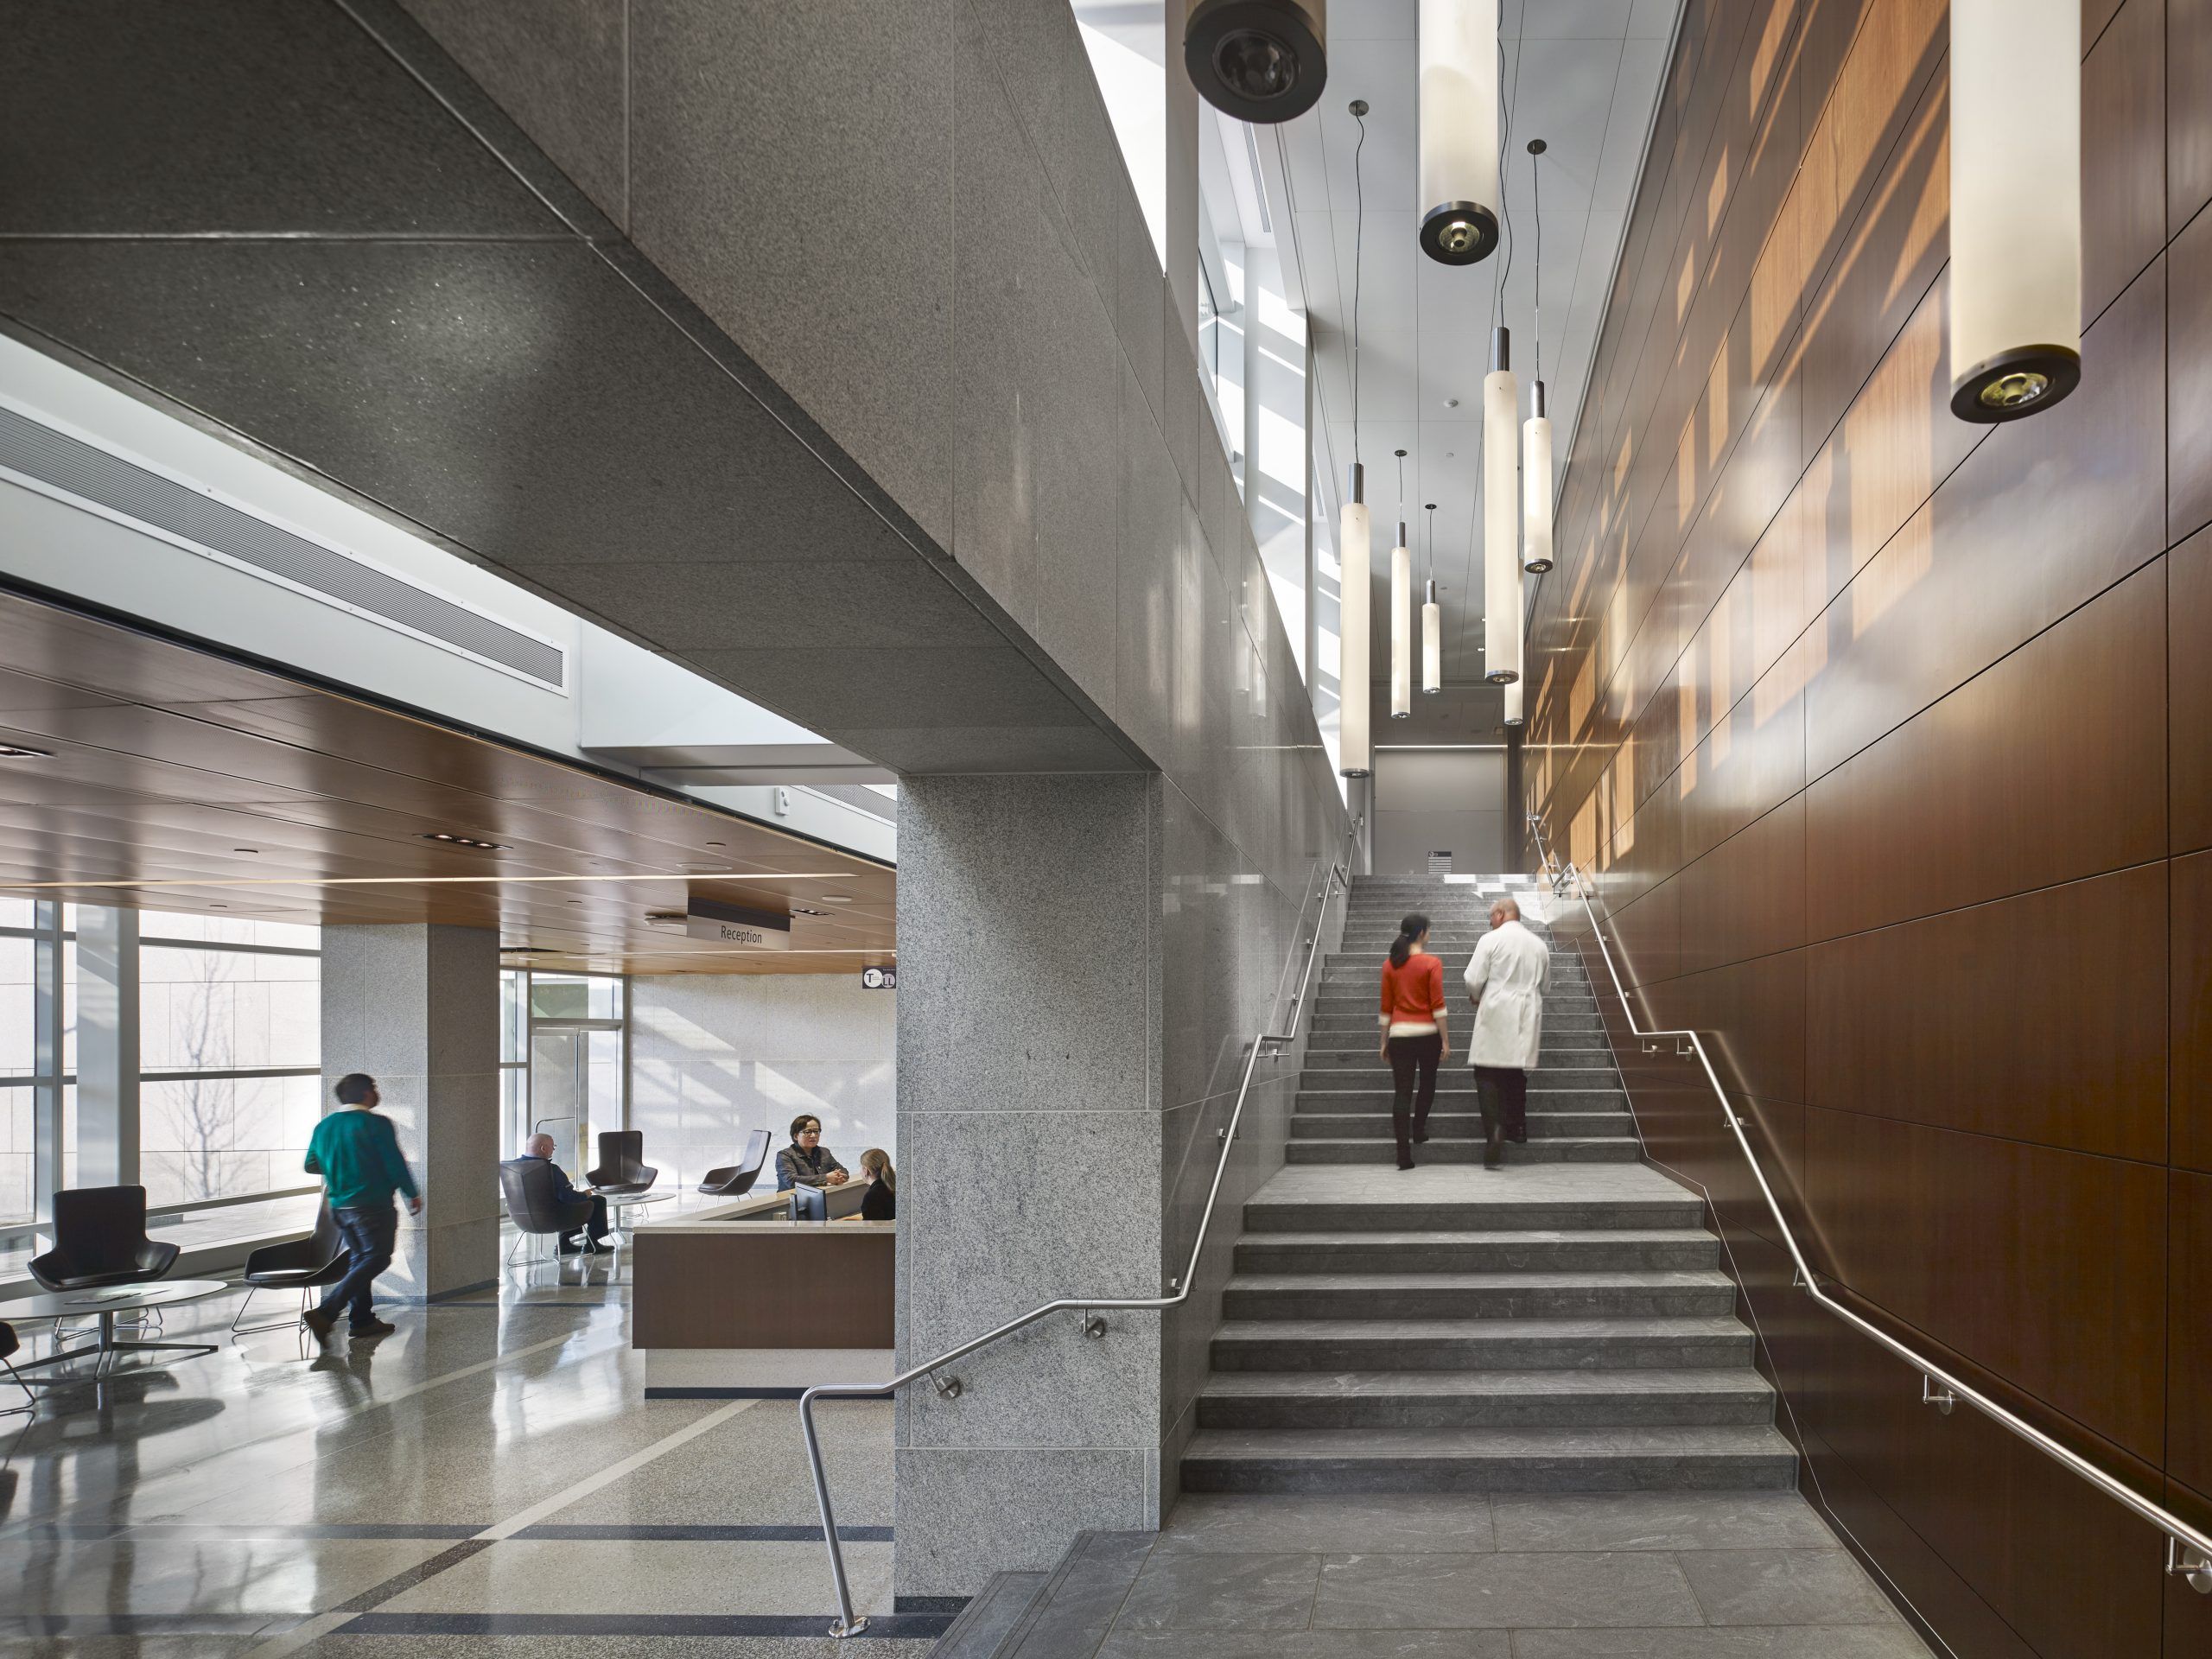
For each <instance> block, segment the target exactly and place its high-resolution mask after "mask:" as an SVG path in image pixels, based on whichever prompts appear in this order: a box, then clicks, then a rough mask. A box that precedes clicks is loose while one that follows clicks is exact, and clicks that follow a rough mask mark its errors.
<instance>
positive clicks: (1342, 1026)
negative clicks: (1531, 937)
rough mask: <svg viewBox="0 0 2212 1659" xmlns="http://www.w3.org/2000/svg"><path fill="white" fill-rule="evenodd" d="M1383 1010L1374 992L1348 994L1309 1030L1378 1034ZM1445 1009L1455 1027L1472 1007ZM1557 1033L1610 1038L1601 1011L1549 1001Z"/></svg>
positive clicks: (1317, 1011) (1319, 1014)
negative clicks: (1564, 1008) (1574, 1009)
mask: <svg viewBox="0 0 2212 1659" xmlns="http://www.w3.org/2000/svg"><path fill="white" fill-rule="evenodd" d="M1380 1012H1381V1008H1380V1007H1379V1005H1378V1004H1377V1003H1376V999H1375V998H1374V997H1373V996H1371V995H1370V996H1369V997H1367V998H1366V999H1365V1000H1364V1001H1361V1002H1358V1003H1354V1002H1352V1001H1351V998H1349V997H1346V998H1344V1000H1343V1001H1337V1002H1331V1003H1328V1004H1326V1005H1316V1007H1315V1008H1314V1010H1313V1022H1312V1024H1311V1025H1309V1026H1308V1027H1306V1030H1307V1032H1308V1033H1309V1034H1310V1035H1312V1036H1314V1037H1325V1036H1327V1035H1329V1034H1331V1033H1338V1032H1356V1033H1359V1034H1360V1035H1362V1036H1370V1037H1371V1036H1379V1035H1380V1034H1381V1033H1382V1030H1383V1027H1382V1022H1381V1020H1379V1019H1378V1018H1377V1017H1376V1016H1377V1015H1378V1014H1380ZM1446 1013H1447V1014H1448V1015H1449V1017H1450V1019H1451V1022H1452V1025H1453V1026H1455V1027H1456V1026H1458V1025H1459V1023H1460V1022H1461V1021H1462V1020H1465V1019H1466V1018H1468V1017H1469V1015H1470V1014H1471V1013H1472V1010H1471V1009H1469V1008H1468V1007H1467V1006H1466V1004H1465V1003H1464V1002H1463V1003H1461V1004H1460V1005H1459V1007H1457V1008H1450V1009H1447V1010H1446ZM1554 1033H1558V1034H1559V1035H1560V1036H1579V1037H1583V1038H1586V1039H1589V1040H1590V1041H1592V1042H1599V1043H1603V1042H1605V1041H1607V1040H1608V1039H1607V1037H1606V1035H1605V1019H1604V1017H1603V1016H1602V1015H1600V1014H1595V1013H1592V1014H1560V1013H1558V1012H1557V1011H1556V1010H1554V1008H1552V1007H1550V1006H1549V1004H1548V1003H1547V1004H1546V1006H1545V1008H1544V1035H1545V1037H1546V1038H1547V1039H1548V1038H1550V1037H1551V1036H1552V1035H1553V1034H1554Z"/></svg>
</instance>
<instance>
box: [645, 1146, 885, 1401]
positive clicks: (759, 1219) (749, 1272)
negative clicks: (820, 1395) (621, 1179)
mask: <svg viewBox="0 0 2212 1659" xmlns="http://www.w3.org/2000/svg"><path fill="white" fill-rule="evenodd" d="M810 1121H811V1120H810ZM818 1131H819V1125H818V1124H817V1134H818ZM796 1140H797V1137H796V1136H794V1141H795V1142H796ZM869 1155H870V1156H872V1157H876V1158H880V1159H881V1160H882V1162H881V1169H880V1172H878V1171H877V1170H875V1169H874V1168H872V1167H871V1166H869V1165H868V1163H867V1161H866V1160H862V1165H861V1167H862V1168H863V1170H864V1171H867V1172H868V1174H869V1175H870V1177H871V1179H868V1180H866V1181H840V1182H837V1183H835V1184H834V1185H832V1184H826V1183H825V1185H824V1186H823V1188H821V1189H817V1190H815V1192H814V1196H815V1197H817V1198H819V1199H820V1200H822V1201H823V1204H824V1206H825V1208H826V1209H827V1211H828V1213H829V1217H830V1218H829V1220H827V1221H813V1220H807V1221H799V1220H793V1219H791V1207H792V1206H791V1192H776V1193H758V1194H752V1195H748V1196H747V1197H746V1198H739V1199H737V1200H735V1201H734V1202H732V1203H728V1204H721V1205H708V1206H706V1207H704V1208H702V1209H698V1210H693V1211H687V1212H685V1213H684V1214H682V1215H679V1216H673V1217H670V1218H669V1219H667V1220H665V1221H658V1222H652V1223H649V1224H645V1225H642V1226H640V1227H639V1228H638V1229H637V1230H636V1232H635V1233H634V1235H633V1236H632V1245H631V1252H630V1259H631V1273H632V1308H633V1317H632V1320H631V1325H630V1343H631V1345H632V1347H634V1348H636V1349H637V1350H638V1351H639V1352H641V1353H643V1354H644V1355H645V1395H646V1397H647V1398H649V1399H651V1398H663V1399H666V1398H702V1397H706V1398H711V1397H718V1396H719V1397H728V1398H759V1397H768V1398H784V1397H791V1398H796V1397H797V1396H798V1394H799V1393H800V1392H801V1391H802V1390H803V1389H806V1388H808V1387H810V1385H812V1384H814V1383H874V1382H879V1381H881V1380H883V1379H886V1378H887V1377H889V1376H892V1375H893V1363H892V1362H893V1334H892V1332H893V1312H892V1287H893V1274H894V1272H895V1262H896V1255H895V1252H896V1246H897V1240H898V1223H897V1222H896V1221H891V1220H884V1221H874V1220H868V1219H864V1218H863V1217H862V1215H861V1210H862V1206H863V1205H866V1204H868V1201H869V1198H870V1195H871V1194H874V1195H875V1202H876V1204H877V1205H878V1206H879V1207H880V1205H881V1204H882V1203H883V1201H884V1200H886V1199H888V1198H890V1197H891V1196H892V1192H893V1185H892V1183H893V1182H894V1181H895V1180H896V1176H895V1175H894V1174H893V1173H892V1170H891V1160H890V1159H889V1157H888V1156H887V1155H885V1154H882V1153H881V1152H880V1150H876V1149H871V1152H870V1154H869ZM825 1173H826V1172H825ZM838 1173H840V1174H842V1173H843V1170H842V1166H841V1167H840V1169H839V1171H838Z"/></svg>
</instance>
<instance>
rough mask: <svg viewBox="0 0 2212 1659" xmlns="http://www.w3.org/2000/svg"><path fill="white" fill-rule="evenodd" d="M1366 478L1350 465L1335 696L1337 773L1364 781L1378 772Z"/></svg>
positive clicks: (1340, 553)
mask: <svg viewBox="0 0 2212 1659" xmlns="http://www.w3.org/2000/svg"><path fill="white" fill-rule="evenodd" d="M1367 537H1368V526H1367V473H1366V469H1365V468H1364V467H1362V466H1361V465H1360V464H1359V463H1358V462H1357V461H1354V462H1352V464H1351V485H1350V487H1349V488H1348V489H1347V491H1346V493H1345V499H1344V524H1343V527H1342V533H1341V534H1340V535H1339V536H1338V541H1339V543H1341V545H1340V546H1339V547H1338V550H1337V557H1338V561H1339V562H1340V563H1341V564H1342V565H1343V577H1342V581H1341V588H1342V593H1343V599H1342V606H1343V611H1344V620H1343V623H1342V629H1343V638H1344V645H1343V649H1342V651H1341V652H1340V654H1339V655H1338V672H1337V696H1338V707H1339V710H1340V715H1339V721H1338V733H1337V769H1338V771H1339V772H1343V773H1344V776H1345V777H1347V778H1364V777H1366V776H1367V775H1368V774H1369V773H1370V772H1373V771H1374V769H1375V760H1374V751H1373V749H1372V748H1371V747H1370V741H1369V738H1368V733H1367V701H1368V679H1369V675H1368V667H1367V647H1368V629H1369V628H1370V626H1372V624H1371V621H1370V618H1369V615H1368V609H1369V606H1370V601H1371V599H1372V594H1370V589H1369V587H1368V583H1369V582H1371V581H1372V580H1373V578H1372V576H1370V574H1369V572H1368V544H1367Z"/></svg>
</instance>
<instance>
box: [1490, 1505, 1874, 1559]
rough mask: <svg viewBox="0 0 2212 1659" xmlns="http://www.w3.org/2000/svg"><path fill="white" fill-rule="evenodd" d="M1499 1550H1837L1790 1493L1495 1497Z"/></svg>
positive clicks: (1815, 1518) (1813, 1515)
mask: <svg viewBox="0 0 2212 1659" xmlns="http://www.w3.org/2000/svg"><path fill="white" fill-rule="evenodd" d="M1491 1517H1492V1523H1493V1524H1494V1526H1495V1527H1496V1529H1497V1547H1498V1548H1500V1549H1505V1550H1553V1549H1758V1548H1770V1549H1840V1548H1842V1545H1841V1544H1840V1542H1839V1541H1838V1540H1837V1538H1836V1536H1835V1535H1834V1533H1832V1532H1830V1531H1829V1530H1828V1527H1827V1522H1825V1521H1823V1520H1821V1517H1820V1515H1819V1513H1818V1512H1817V1511H1815V1510H1814V1508H1813V1506H1812V1505H1811V1504H1809V1503H1807V1502H1806V1501H1805V1500H1804V1499H1803V1498H1802V1497H1799V1496H1798V1495H1797V1494H1796V1493H1795V1492H1589V1493H1551V1492H1499V1493H1497V1494H1496V1495H1495V1496H1493V1497H1491Z"/></svg>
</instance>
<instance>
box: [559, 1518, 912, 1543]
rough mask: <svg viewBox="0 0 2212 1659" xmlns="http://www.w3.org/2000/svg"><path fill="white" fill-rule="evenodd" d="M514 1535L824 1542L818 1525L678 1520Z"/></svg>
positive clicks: (860, 1530) (880, 1538)
mask: <svg viewBox="0 0 2212 1659" xmlns="http://www.w3.org/2000/svg"><path fill="white" fill-rule="evenodd" d="M515 1536H516V1537H518V1538H582V1539H588V1540H594V1541H607V1542H618V1543H653V1542H656V1541H669V1542H675V1543H698V1544H816V1543H820V1542H821V1541H822V1529H821V1528H820V1527H818V1526H816V1527H784V1526H755V1527H738V1526H709V1525H704V1524H702V1525H698V1526H690V1525H685V1524H682V1523H679V1522H658V1523H652V1524H640V1525H635V1526H618V1525H614V1524H613V1523H604V1524H602V1523H600V1522H581V1521H540V1522H537V1524H536V1525H535V1526H528V1527H524V1529H522V1530H521V1531H520V1532H518V1533H516V1534H515ZM837 1537H838V1540H839V1541H840V1542H842V1543H848V1544H887V1543H889V1542H890V1541H891V1529H890V1528H888V1527H840V1528H838V1529H837Z"/></svg>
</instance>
